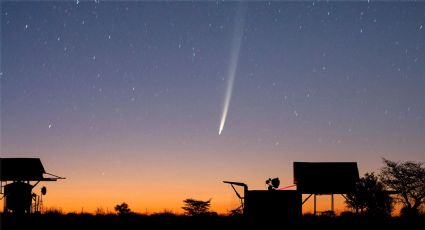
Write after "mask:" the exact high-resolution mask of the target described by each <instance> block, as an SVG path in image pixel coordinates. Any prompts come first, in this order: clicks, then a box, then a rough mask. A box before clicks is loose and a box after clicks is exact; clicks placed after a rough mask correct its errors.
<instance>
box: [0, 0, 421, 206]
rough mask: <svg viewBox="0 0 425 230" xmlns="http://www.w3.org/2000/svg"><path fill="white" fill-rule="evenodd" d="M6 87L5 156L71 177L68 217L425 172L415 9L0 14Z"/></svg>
mask: <svg viewBox="0 0 425 230" xmlns="http://www.w3.org/2000/svg"><path fill="white" fill-rule="evenodd" d="M241 12H242V13H241ZM235 47H236V48H235ZM232 68H234V69H235V70H234V71H233V72H234V74H233V75H232V74H231V73H232ZM0 77H1V149H0V150H1V151H0V153H1V156H2V157H40V158H41V160H42V161H43V163H44V166H45V169H46V171H47V172H50V173H53V174H57V175H60V176H63V177H66V178H67V179H66V180H61V181H59V182H56V183H47V184H45V185H46V186H47V187H48V195H47V196H46V198H45V205H46V206H47V207H60V208H62V209H63V210H64V211H82V210H84V211H89V212H93V211H94V210H95V209H97V208H102V209H107V210H111V211H112V210H113V207H114V205H116V204H118V203H121V202H124V201H125V202H127V203H128V204H129V206H130V208H132V209H133V210H135V211H138V212H148V213H149V212H158V211H162V210H171V211H175V212H181V211H182V210H181V209H180V207H181V206H182V200H183V199H186V198H189V197H192V198H195V199H203V200H206V199H210V198H212V208H213V209H214V210H216V211H218V212H226V210H230V209H233V208H235V207H236V206H237V205H238V200H237V199H236V196H234V194H233V191H232V190H231V188H230V187H229V186H227V185H225V184H223V183H222V180H233V181H242V182H245V183H247V184H248V185H249V188H250V189H266V185H265V183H264V181H265V180H266V179H268V178H269V177H279V178H280V180H281V185H282V186H286V185H291V184H292V182H293V181H292V180H293V179H292V162H294V161H356V162H358V166H359V171H360V174H363V173H365V172H371V171H377V170H379V168H380V167H382V157H385V158H387V159H390V160H394V161H398V160H413V161H424V159H425V157H424V156H425V152H424V150H425V142H424V140H425V2H422V1H420V2H381V1H379V2H374V1H371V2H367V1H363V2H346V1H342V2H341V1H338V2H334V1H329V2H315V1H303V2H286V1H272V2H265V1H261V2H260V1H258V2H256V1H254V2H243V3H241V2H221V1H218V2H216V1H208V2H204V1H199V2H198V1H195V2H186V1H183V2H173V1H169V2H142V1H128V2H118V1H82V0H80V1H66V2H59V1H43V2H41V1H22V2H16V1H2V2H1V71H0ZM230 77H233V78H234V82H233V85H232V87H231V88H232V94H231V97H230V100H229V101H230V103H229V107H228V113H227V117H226V122H225V125H224V128H223V131H222V133H221V135H218V130H219V125H220V120H221V119H222V113H223V109H224V104H225V101H226V99H225V97H226V92H227V91H228V90H227V88H228V87H229V78H230ZM341 209H342V207H341Z"/></svg>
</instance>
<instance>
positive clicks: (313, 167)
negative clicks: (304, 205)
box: [294, 162, 359, 194]
mask: <svg viewBox="0 0 425 230" xmlns="http://www.w3.org/2000/svg"><path fill="white" fill-rule="evenodd" d="M358 180H359V170H358V168H357V163H356V162H294V184H296V185H297V190H298V191H299V192H301V193H303V194H346V193H349V192H352V191H354V189H355V185H356V182H357V181H358Z"/></svg>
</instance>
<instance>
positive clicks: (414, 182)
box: [380, 158, 425, 216]
mask: <svg viewBox="0 0 425 230" xmlns="http://www.w3.org/2000/svg"><path fill="white" fill-rule="evenodd" d="M383 161H384V163H385V166H384V167H383V168H382V169H381V173H380V178H381V180H382V182H383V183H384V184H385V186H386V187H387V188H388V189H391V190H394V191H395V192H397V193H398V194H397V201H399V202H401V203H402V204H403V206H404V207H403V208H402V210H401V214H402V215H409V216H411V215H417V214H418V213H419V210H420V208H421V206H422V205H423V204H424V202H425V167H424V163H422V162H412V161H405V162H393V161H390V160H387V159H385V158H384V159H383Z"/></svg>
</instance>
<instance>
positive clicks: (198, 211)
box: [182, 198, 211, 216]
mask: <svg viewBox="0 0 425 230" xmlns="http://www.w3.org/2000/svg"><path fill="white" fill-rule="evenodd" d="M183 202H184V206H183V207H182V209H183V210H185V214H186V215H189V216H202V215H209V214H210V213H211V212H210V206H211V199H209V200H207V201H202V200H195V199H192V198H189V199H186V200H184V201H183Z"/></svg>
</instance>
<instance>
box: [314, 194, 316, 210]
mask: <svg viewBox="0 0 425 230" xmlns="http://www.w3.org/2000/svg"><path fill="white" fill-rule="evenodd" d="M314 215H316V194H314Z"/></svg>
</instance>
